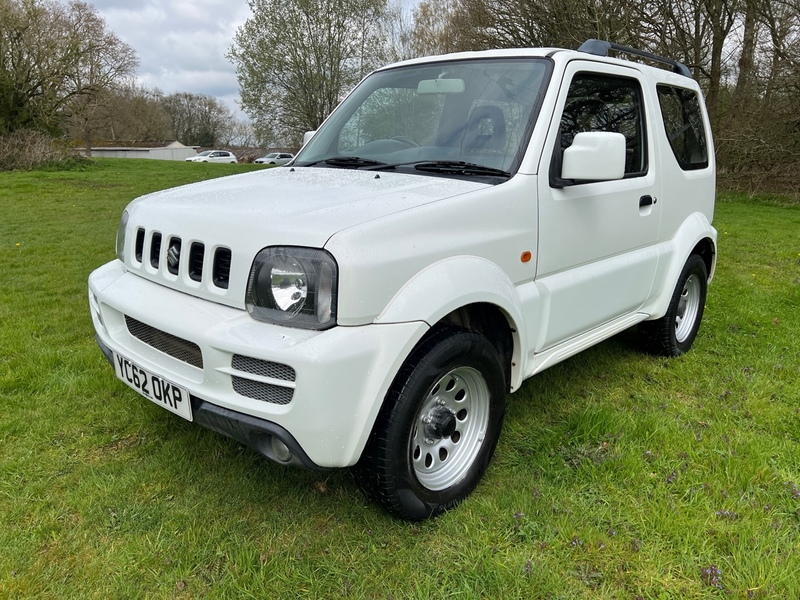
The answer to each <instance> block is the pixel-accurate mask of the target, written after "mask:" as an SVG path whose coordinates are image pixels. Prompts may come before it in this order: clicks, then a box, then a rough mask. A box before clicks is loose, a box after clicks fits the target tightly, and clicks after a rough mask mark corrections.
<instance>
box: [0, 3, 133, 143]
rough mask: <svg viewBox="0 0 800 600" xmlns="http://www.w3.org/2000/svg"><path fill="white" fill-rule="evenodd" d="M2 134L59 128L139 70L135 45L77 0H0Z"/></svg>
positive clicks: (88, 112) (95, 12)
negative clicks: (68, 0)
mask: <svg viewBox="0 0 800 600" xmlns="http://www.w3.org/2000/svg"><path fill="white" fill-rule="evenodd" d="M0 23H2V27H0V133H9V132H13V131H16V130H19V129H26V128H27V129H37V130H40V131H46V132H49V133H57V132H59V131H60V130H61V129H62V127H63V126H64V124H65V122H66V121H67V120H68V119H70V118H73V119H80V118H84V117H85V116H86V115H88V114H90V113H91V112H92V111H93V110H95V108H96V107H97V105H98V103H99V102H100V101H101V98H102V97H103V94H104V93H106V92H107V91H108V90H110V89H112V88H113V87H114V86H115V85H117V84H119V83H121V82H123V81H125V80H127V79H128V78H129V77H130V76H132V75H133V73H134V72H135V69H136V67H137V65H138V59H137V58H136V54H135V52H134V51H133V49H132V48H131V47H130V46H128V45H127V44H125V43H124V42H122V41H121V40H120V39H119V38H118V37H117V36H116V35H114V34H113V33H111V32H110V31H108V30H107V29H106V25H105V22H104V21H103V20H102V19H101V18H100V17H99V16H98V14H97V10H96V9H95V8H94V7H93V6H91V5H89V4H86V3H85V2H80V1H78V0H72V1H71V2H70V3H69V4H67V5H66V6H65V5H63V4H60V3H58V2H56V1H55V0H0Z"/></svg>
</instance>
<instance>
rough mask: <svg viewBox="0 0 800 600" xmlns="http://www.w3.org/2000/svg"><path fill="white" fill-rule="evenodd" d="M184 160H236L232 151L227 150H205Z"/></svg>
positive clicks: (221, 161) (213, 161)
mask: <svg viewBox="0 0 800 600" xmlns="http://www.w3.org/2000/svg"><path fill="white" fill-rule="evenodd" d="M186 162H211V163H235V162H238V161H237V160H236V157H235V156H234V155H233V153H231V152H228V151H227V150H206V151H205V152H200V153H199V154H198V155H197V156H190V157H189V158H187V159H186Z"/></svg>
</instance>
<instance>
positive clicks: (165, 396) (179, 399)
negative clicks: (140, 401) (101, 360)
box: [114, 352, 192, 421]
mask: <svg viewBox="0 0 800 600" xmlns="http://www.w3.org/2000/svg"><path fill="white" fill-rule="evenodd" d="M114 372H115V373H116V374H117V377H119V378H120V379H121V380H122V381H123V382H125V383H127V384H128V385H129V386H131V387H132V388H133V389H134V390H136V391H137V392H139V393H140V394H141V395H142V396H144V397H145V398H147V399H148V400H152V401H153V402H155V403H156V404H158V405H159V406H160V407H162V408H166V409H167V410H168V411H170V412H174V413H175V414H176V415H178V416H180V417H183V418H184V419H186V420H187V421H191V420H192V403H191V400H190V399H189V390H187V389H186V388H185V387H181V386H179V385H175V384H174V383H172V382H171V381H167V380H166V379H164V378H162V377H160V376H158V375H154V374H153V373H151V372H150V371H148V370H147V369H143V368H142V367H140V366H139V365H137V364H136V363H134V362H131V361H130V360H128V359H127V358H125V357H124V356H120V355H119V354H117V353H116V352H115V353H114Z"/></svg>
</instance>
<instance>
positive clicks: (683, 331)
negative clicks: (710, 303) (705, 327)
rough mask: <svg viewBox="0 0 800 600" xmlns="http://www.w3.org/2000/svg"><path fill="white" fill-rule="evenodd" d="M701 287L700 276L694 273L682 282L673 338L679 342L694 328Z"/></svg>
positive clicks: (683, 340)
mask: <svg viewBox="0 0 800 600" xmlns="http://www.w3.org/2000/svg"><path fill="white" fill-rule="evenodd" d="M701 289H702V288H701V285H700V278H699V277H698V276H697V275H695V274H692V275H690V276H689V278H688V279H687V280H686V283H684V284H683V290H682V291H681V295H680V298H678V310H677V311H676V312H675V339H676V340H677V341H678V342H679V343H682V342H685V341H686V339H687V338H688V337H689V335H691V333H692V330H693V329H694V324H695V322H696V321H697V313H698V312H699V310H700V295H701V292H700V290H701Z"/></svg>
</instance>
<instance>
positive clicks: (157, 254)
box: [150, 231, 161, 269]
mask: <svg viewBox="0 0 800 600" xmlns="http://www.w3.org/2000/svg"><path fill="white" fill-rule="evenodd" d="M160 261H161V234H160V233H159V232H157V231H156V232H154V233H153V237H152V239H151V240H150V266H151V267H153V268H154V269H157V268H158V263H159V262H160Z"/></svg>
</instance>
